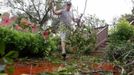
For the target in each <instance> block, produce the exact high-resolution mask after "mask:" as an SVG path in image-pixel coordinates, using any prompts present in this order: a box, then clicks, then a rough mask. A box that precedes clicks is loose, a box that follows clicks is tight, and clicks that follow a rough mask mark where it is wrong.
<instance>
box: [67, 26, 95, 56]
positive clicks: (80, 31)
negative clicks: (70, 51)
mask: <svg viewBox="0 0 134 75" xmlns="http://www.w3.org/2000/svg"><path fill="white" fill-rule="evenodd" d="M95 43H96V34H95V32H93V30H91V29H90V27H89V26H83V27H81V28H77V29H76V31H74V32H72V33H71V34H70V36H69V37H68V41H67V44H68V45H69V46H71V48H76V49H77V53H78V54H79V53H89V52H90V51H91V50H93V49H94V48H95Z"/></svg>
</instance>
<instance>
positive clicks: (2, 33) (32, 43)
mask: <svg viewBox="0 0 134 75" xmlns="http://www.w3.org/2000/svg"><path fill="white" fill-rule="evenodd" d="M0 41H2V42H4V43H5V45H6V51H5V52H6V53H8V52H9V51H11V50H14V51H18V52H19V56H28V57H38V56H41V57H42V56H44V55H45V54H46V52H47V47H46V45H47V43H45V42H44V41H45V40H44V39H43V37H42V36H40V35H39V34H34V33H30V32H21V31H17V30H11V29H10V28H8V27H0Z"/></svg>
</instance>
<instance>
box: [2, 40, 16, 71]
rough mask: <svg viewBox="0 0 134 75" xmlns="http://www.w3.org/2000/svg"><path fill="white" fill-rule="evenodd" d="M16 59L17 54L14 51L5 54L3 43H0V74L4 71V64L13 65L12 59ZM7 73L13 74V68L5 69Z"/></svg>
mask: <svg viewBox="0 0 134 75" xmlns="http://www.w3.org/2000/svg"><path fill="white" fill-rule="evenodd" d="M17 57H18V52H16V51H9V52H8V53H5V43H4V42H1V43H0V72H2V71H4V70H5V65H6V64H13V59H14V58H17ZM7 70H8V71H9V73H13V70H14V67H13V66H11V67H8V69H7Z"/></svg>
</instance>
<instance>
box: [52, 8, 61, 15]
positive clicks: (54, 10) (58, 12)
mask: <svg viewBox="0 0 134 75" xmlns="http://www.w3.org/2000/svg"><path fill="white" fill-rule="evenodd" d="M61 12H62V10H56V7H55V8H53V13H54V14H55V15H61Z"/></svg>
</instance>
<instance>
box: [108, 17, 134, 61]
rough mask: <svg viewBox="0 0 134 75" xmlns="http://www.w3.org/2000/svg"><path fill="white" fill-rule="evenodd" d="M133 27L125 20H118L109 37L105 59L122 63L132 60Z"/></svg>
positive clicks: (133, 47) (133, 57) (133, 52)
mask: <svg viewBox="0 0 134 75" xmlns="http://www.w3.org/2000/svg"><path fill="white" fill-rule="evenodd" d="M133 39H134V27H133V26H132V25H130V24H129V22H127V21H126V20H124V19H123V20H120V21H119V22H118V23H117V26H116V27H115V29H113V31H112V33H111V35H110V37H109V46H108V51H107V57H108V59H109V60H111V61H113V60H117V61H120V62H122V63H128V62H131V61H132V60H133V59H134V41H133Z"/></svg>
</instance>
